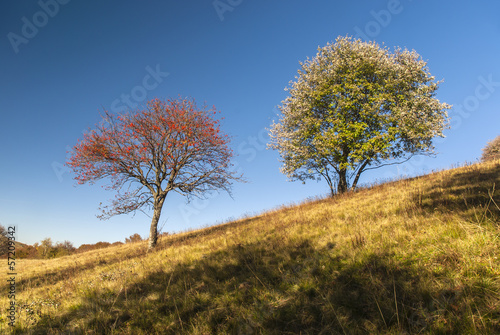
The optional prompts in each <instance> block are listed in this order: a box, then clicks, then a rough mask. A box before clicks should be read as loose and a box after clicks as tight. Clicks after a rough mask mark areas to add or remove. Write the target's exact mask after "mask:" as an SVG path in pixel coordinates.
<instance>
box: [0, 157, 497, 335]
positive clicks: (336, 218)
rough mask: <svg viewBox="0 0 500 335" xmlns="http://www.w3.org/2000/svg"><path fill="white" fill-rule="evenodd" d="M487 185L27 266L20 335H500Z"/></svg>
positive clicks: (470, 171)
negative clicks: (152, 247) (151, 246)
mask: <svg viewBox="0 0 500 335" xmlns="http://www.w3.org/2000/svg"><path fill="white" fill-rule="evenodd" d="M495 186H496V188H500V162H494V163H488V164H481V165H472V166H466V167H462V168H457V169H453V170H448V171H444V172H439V173H434V174H431V175H428V176H424V177H419V178H414V179H410V180H403V181H398V182H393V183H387V184H384V185H380V186H376V187H373V188H371V189H364V190H360V191H358V192H356V193H353V194H348V195H344V196H337V197H335V198H333V199H325V200H318V201H314V202H308V203H304V204H301V205H298V206H289V207H283V208H281V209H278V210H275V211H271V212H268V213H265V214H263V215H260V216H257V217H254V218H248V219H242V220H239V221H235V222H231V223H228V224H224V225H220V226H215V227H211V228H207V229H203V230H198V231H193V232H188V233H183V234H178V235H173V236H170V237H167V238H164V239H162V240H161V241H160V245H159V250H157V251H155V252H152V253H149V254H147V253H146V252H145V250H146V244H145V243H137V244H128V245H123V246H117V247H110V248H107V249H103V250H96V251H91V252H88V253H84V254H78V255H73V256H68V257H63V258H59V259H55V260H50V261H47V260H22V261H20V262H19V263H18V264H17V272H18V276H17V278H16V281H17V286H16V290H17V303H18V304H19V305H20V306H18V309H17V322H16V325H17V326H16V327H15V328H14V331H15V332H16V333H23V334H25V333H27V334H30V333H33V334H38V333H40V334H46V333H48V334H67V333H70V332H71V333H75V334H79V333H85V334H168V333H171V334H176V333H189V334H214V333H230V334H231V333H232V334H260V333H263V334H292V333H294V334H298V333H302V334H367V333H371V334H373V333H381V334H388V333H392V334H400V333H412V334H413V333H442V334H447V333H449V334H456V333H500V279H499V278H500V259H499V258H500V241H499V234H500V208H499V207H498V206H499V205H500V191H498V190H496V189H495ZM5 282H6V280H5V278H4V277H2V278H1V283H2V285H3V287H2V292H6V290H7V288H6V287H5ZM0 299H1V300H0V305H1V311H2V312H1V313H2V315H1V321H0V330H4V331H5V330H6V329H10V328H9V327H8V326H7V322H8V320H7V319H6V316H7V314H6V313H5V310H6V309H7V308H8V300H7V296H6V294H4V295H3V296H2V297H0Z"/></svg>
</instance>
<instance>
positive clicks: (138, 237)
mask: <svg viewBox="0 0 500 335" xmlns="http://www.w3.org/2000/svg"><path fill="white" fill-rule="evenodd" d="M140 241H142V237H141V235H139V234H137V233H135V234H133V235H130V237H125V243H135V242H140Z"/></svg>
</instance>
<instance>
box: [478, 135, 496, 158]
mask: <svg viewBox="0 0 500 335" xmlns="http://www.w3.org/2000/svg"><path fill="white" fill-rule="evenodd" d="M496 159H500V135H499V136H497V137H495V139H493V140H491V141H490V142H488V144H487V145H486V146H485V147H484V148H483V154H482V155H481V161H483V162H487V161H492V160H496Z"/></svg>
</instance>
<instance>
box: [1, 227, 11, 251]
mask: <svg viewBox="0 0 500 335" xmlns="http://www.w3.org/2000/svg"><path fill="white" fill-rule="evenodd" d="M7 233H8V231H7V229H6V228H5V227H4V226H2V225H0V256H3V255H7V254H8V252H9V238H8V234H7Z"/></svg>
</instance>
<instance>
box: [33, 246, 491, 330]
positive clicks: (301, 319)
mask: <svg viewBox="0 0 500 335" xmlns="http://www.w3.org/2000/svg"><path fill="white" fill-rule="evenodd" d="M395 259H396V258H395V257H394V255H388V254H377V253H366V256H365V257H363V258H362V259H360V260H359V261H356V262H352V261H349V260H346V259H344V258H343V257H342V256H341V255H339V253H338V252H337V251H336V249H335V247H334V245H329V248H324V249H316V248H314V246H312V245H311V243H310V242H309V241H308V240H302V241H297V242H293V243H292V242H290V243H288V244H284V243H281V242H279V241H278V240H268V241H266V242H260V243H256V244H249V245H240V246H234V247H230V248H227V249H226V250H224V251H220V252H215V253H213V254H210V255H207V256H206V257H204V258H202V259H200V260H197V261H194V262H187V263H181V264H178V265H176V266H175V267H174V268H173V270H171V271H165V270H163V269H161V264H159V268H158V270H157V271H155V272H153V273H151V274H149V275H148V276H147V277H146V278H144V279H143V280H140V281H137V282H133V283H129V284H127V285H126V286H124V287H123V288H122V289H121V290H120V292H119V293H117V292H111V291H108V290H107V289H106V288H105V287H106V283H102V285H101V287H99V285H97V288H96V289H94V290H92V291H89V293H88V294H87V295H86V296H85V298H84V299H83V301H82V302H81V303H80V304H78V305H75V306H72V308H71V310H70V311H68V312H67V313H66V314H64V315H62V316H60V317H57V318H48V317H47V316H45V317H42V319H41V320H40V321H39V322H38V323H37V324H36V325H35V326H34V327H33V328H31V330H32V333H34V334H46V333H50V334H58V333H61V334H80V333H82V334H83V333H85V334H120V333H126V334H179V333H197V334H218V333H229V334H259V333H265V334H291V333H295V334H299V333H302V334H367V333H388V332H389V333H404V332H407V333H419V332H427V331H431V332H437V333H450V334H451V333H460V332H462V331H464V329H467V327H469V326H470V325H471V321H470V318H467V313H469V312H468V309H467V308H466V307H467V306H466V304H465V300H464V298H463V296H464V293H463V292H464V289H465V288H447V289H433V288H431V287H425V283H426V282H425V281H423V280H422V278H424V277H425V276H426V275H428V273H427V272H426V270H425V269H416V268H415V266H414V265H413V264H412V263H411V262H408V261H406V262H403V261H401V262H398V261H395ZM166 262H168V260H166ZM443 320H444V321H443ZM440 322H441V323H442V324H441V323H440ZM491 327H494V326H490V328H491ZM490 330H491V329H490ZM495 330H497V331H500V328H496V329H495Z"/></svg>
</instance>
